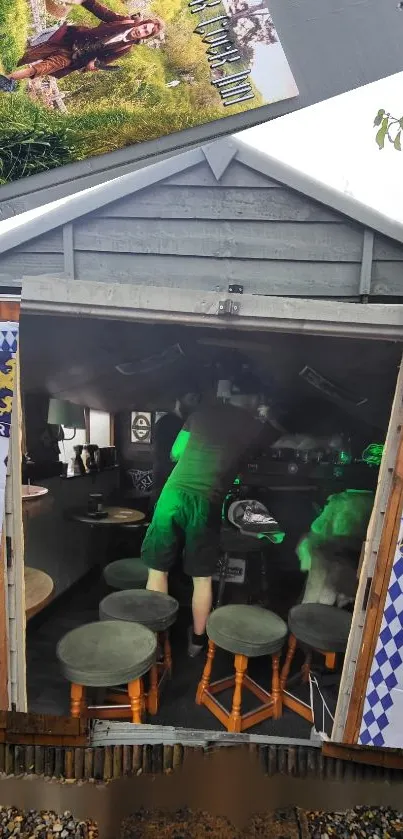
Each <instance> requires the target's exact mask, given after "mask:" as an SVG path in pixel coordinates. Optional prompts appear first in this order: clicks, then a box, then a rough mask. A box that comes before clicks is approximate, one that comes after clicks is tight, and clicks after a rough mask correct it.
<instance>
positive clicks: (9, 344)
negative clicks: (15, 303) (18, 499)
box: [0, 296, 18, 537]
mask: <svg viewBox="0 0 403 839" xmlns="http://www.w3.org/2000/svg"><path fill="white" fill-rule="evenodd" d="M0 306H1V296H0ZM17 345H18V322H16V321H0V537H1V532H2V527H3V515H4V500H5V489H6V477H7V458H8V451H9V443H10V432H11V411H12V407H13V396H14V387H15V364H16V353H17Z"/></svg>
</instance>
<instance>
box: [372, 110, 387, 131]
mask: <svg viewBox="0 0 403 839" xmlns="http://www.w3.org/2000/svg"><path fill="white" fill-rule="evenodd" d="M384 116H385V109H384V108H381V109H380V111H378V113H377V115H376V117H375V119H374V128H376V127H377V126H378V125H380V124H381V122H382V120H383V118H384Z"/></svg>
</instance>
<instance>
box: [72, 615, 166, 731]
mask: <svg viewBox="0 0 403 839" xmlns="http://www.w3.org/2000/svg"><path fill="white" fill-rule="evenodd" d="M156 651H157V641H156V637H155V635H154V634H153V633H152V632H151V631H150V630H149V629H147V628H146V627H145V626H141V625H140V624H135V623H124V622H123V621H121V622H119V623H117V622H116V621H104V622H102V623H88V624H85V625H84V626H79V627H78V628H77V629H73V630H72V631H71V632H68V633H67V635H65V636H64V638H62V639H61V641H59V643H58V645H57V648H56V655H57V658H58V659H59V662H60V664H61V667H62V671H63V675H64V676H65V678H66V679H67V680H68V681H69V682H70V685H71V687H70V697H71V716H72V717H80V716H83V717H98V718H107V719H119V718H123V719H124V718H129V719H131V721H132V722H135V723H141V721H142V708H143V705H144V701H143V682H142V676H144V674H145V673H148V672H149V670H150V668H151V667H152V666H153V664H154V662H155V657H156ZM121 684H126V685H127V695H128V697H129V698H128V703H127V705H126V707H122V706H95V705H94V706H88V705H87V701H86V696H85V689H86V688H87V687H92V688H108V687H113V686H114V685H121Z"/></svg>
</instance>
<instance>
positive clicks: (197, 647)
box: [188, 626, 205, 658]
mask: <svg viewBox="0 0 403 839" xmlns="http://www.w3.org/2000/svg"><path fill="white" fill-rule="evenodd" d="M204 648H205V644H194V643H193V626H189V629H188V656H189V658H196V656H197V655H199V654H200V653H201V652H202V651H203V650H204Z"/></svg>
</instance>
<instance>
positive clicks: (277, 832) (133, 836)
mask: <svg viewBox="0 0 403 839" xmlns="http://www.w3.org/2000/svg"><path fill="white" fill-rule="evenodd" d="M299 835H300V834H299V829H298V820H297V816H296V813H295V811H294V810H288V811H276V812H271V813H270V812H269V813H264V814H256V815H254V816H252V818H251V820H250V822H249V824H248V826H247V827H246V828H245V829H244V830H237V828H236V827H234V825H233V824H231V822H230V821H229V820H228V819H225V818H223V817H221V816H212V815H211V814H210V813H205V812H202V811H192V810H187V809H184V810H178V811H177V812H176V813H167V812H164V811H157V810H154V811H151V812H149V811H147V810H141V811H139V812H138V813H134V814H133V815H132V816H129V817H128V818H127V819H125V820H124V822H123V824H122V830H121V834H120V839H299Z"/></svg>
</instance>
